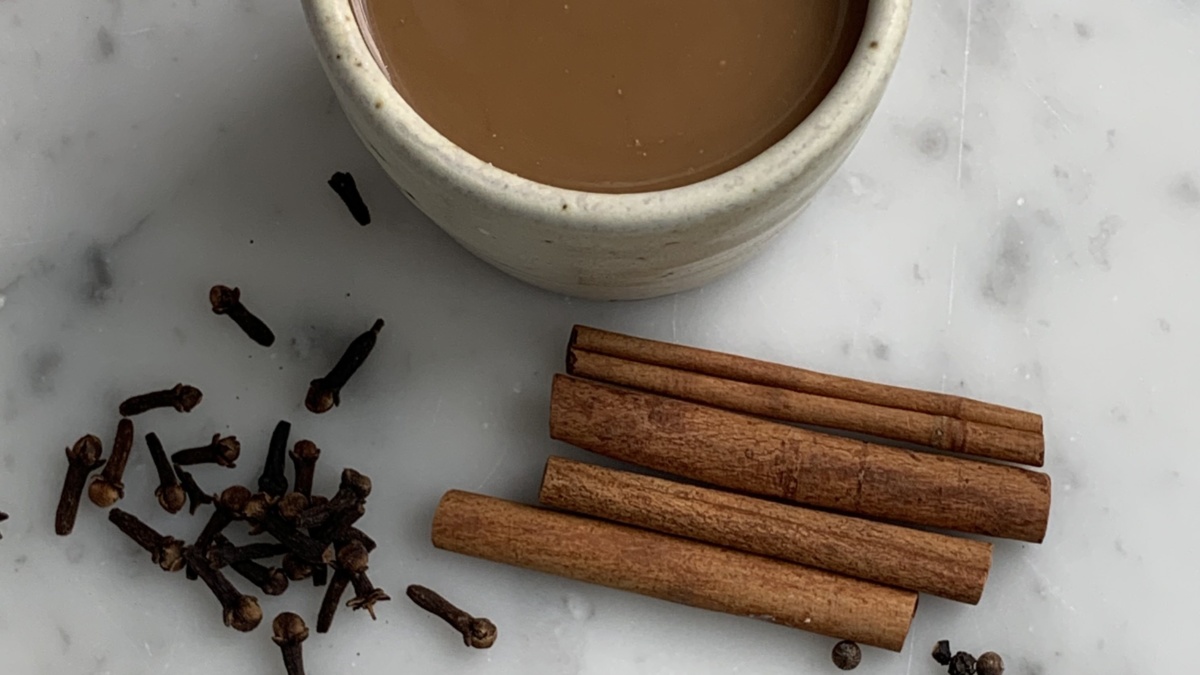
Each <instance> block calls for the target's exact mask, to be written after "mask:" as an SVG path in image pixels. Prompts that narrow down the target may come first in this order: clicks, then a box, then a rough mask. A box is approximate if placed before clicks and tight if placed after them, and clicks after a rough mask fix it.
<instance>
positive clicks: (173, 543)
mask: <svg viewBox="0 0 1200 675" xmlns="http://www.w3.org/2000/svg"><path fill="white" fill-rule="evenodd" d="M108 520H109V522H111V523H112V524H113V525H116V526H117V529H119V530H121V531H122V532H124V533H125V534H126V535H127V536H128V537H129V538H130V539H132V540H133V541H134V543H136V544H137V545H138V546H141V547H142V548H144V549H146V550H147V551H149V552H150V559H151V560H153V561H154V564H156V565H158V566H159V567H161V568H162V570H163V571H164V572H178V571H179V570H181V569H183V565H184V559H183V553H184V544H183V542H182V541H180V540H179V539H176V538H175V537H169V536H166V535H162V534H159V533H158V532H157V531H156V530H155V529H154V528H152V527H150V526H149V525H147V524H146V523H144V522H142V521H141V520H140V519H139V518H138V517H137V516H135V515H133V514H132V513H128V512H126V511H123V510H121V509H113V510H112V511H109V512H108Z"/></svg>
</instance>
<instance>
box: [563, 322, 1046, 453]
mask: <svg viewBox="0 0 1200 675" xmlns="http://www.w3.org/2000/svg"><path fill="white" fill-rule="evenodd" d="M569 346H570V347H574V348H577V349H584V350H587V351H590V352H596V353H598V354H608V355H609V356H617V357H620V358H623V359H628V360H630V361H640V362H642V363H652V364H656V365H660V366H667V367H669V368H678V369H680V370H690V371H692V372H695V373H704V374H705V375H712V376H714V377H722V378H725V379H727V380H738V381H739V382H749V383H751V384H762V385H766V386H769V387H780V388H782V389H791V390H793V391H798V392H802V393H806V394H816V395H818V396H829V397H831V398H840V399H845V400H847V401H858V402H860V403H871V404H874V405H881V406H885V407H888V408H900V409H903V410H915V411H918V412H923V413H928V414H930V415H942V416H945V417H954V418H958V419H961V420H969V421H972V422H982V423H984V424H992V425H995V426H999V427H1009V428H1011V429H1020V430H1022V431H1031V432H1034V433H1038V434H1040V433H1042V416H1041V415H1038V414H1037V413H1032V412H1027V411H1024V410H1017V409H1015V408H1007V407H1005V406H1001V405H995V404H993V403H983V402H981V401H975V400H972V399H969V398H964V397H962V396H953V395H950V394H939V393H936V392H931V391H921V390H919V389H909V388H907V387H896V386H892V385H886V384H878V383H874V382H864V381H862V380H856V379H853V378H849V377H839V376H837V375H828V374H825V373H818V372H814V371H811V370H805V369H803V368H794V367H791V366H785V365H781V364H778V363H769V362H767V361H759V360H757V359H751V358H747V357H744V356H734V355H732V354H723V353H721V352H714V351H709V350H707V349H698V348H696V347H686V346H684V345H677V344H671V343H669V342H659V341H657V340H647V339H645V338H638V337H633V336H630V335H622V334H620V333H613V332H610V331H605V330H600V329H598V328H589V327H587V326H575V329H574V330H573V331H572V332H571V342H570V345H569Z"/></svg>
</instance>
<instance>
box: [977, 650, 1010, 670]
mask: <svg viewBox="0 0 1200 675" xmlns="http://www.w3.org/2000/svg"><path fill="white" fill-rule="evenodd" d="M975 673H976V675H1004V659H1002V658H1000V655H999V654H997V653H996V652H984V653H982V654H980V655H979V660H978V661H976V662H975Z"/></svg>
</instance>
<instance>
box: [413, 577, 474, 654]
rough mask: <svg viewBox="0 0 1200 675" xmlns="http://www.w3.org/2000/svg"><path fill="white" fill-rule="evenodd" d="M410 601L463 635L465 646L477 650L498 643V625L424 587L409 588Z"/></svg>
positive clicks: (414, 586)
mask: <svg viewBox="0 0 1200 675" xmlns="http://www.w3.org/2000/svg"><path fill="white" fill-rule="evenodd" d="M406 593H407V594H408V597H409V599H411V600H412V601H413V602H415V603H416V604H417V606H418V607H420V608H421V609H423V610H425V611H427V612H429V613H430V614H433V615H434V616H436V617H438V618H440V619H442V620H443V621H445V622H446V623H448V624H450V625H451V626H452V627H454V630H457V631H458V632H459V633H462V636H463V644H465V645H467V646H468V647H474V648H476V649H487V648H488V647H491V646H492V644H494V643H495V642H496V624H494V623H492V622H491V621H489V620H487V619H483V618H475V617H473V616H471V615H470V614H467V613H466V612H464V611H462V610H461V609H459V608H458V607H455V606H454V605H452V604H450V602H449V601H448V600H446V599H445V598H443V597H442V596H440V595H438V594H437V593H434V592H433V591H431V590H429V589H428V588H425V587H424V586H417V585H413V586H409V587H408V590H407V591H406Z"/></svg>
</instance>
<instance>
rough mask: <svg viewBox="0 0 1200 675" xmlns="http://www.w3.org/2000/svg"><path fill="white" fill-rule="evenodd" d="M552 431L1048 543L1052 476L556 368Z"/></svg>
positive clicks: (606, 451) (916, 517)
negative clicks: (558, 372) (839, 434)
mask: <svg viewBox="0 0 1200 675" xmlns="http://www.w3.org/2000/svg"><path fill="white" fill-rule="evenodd" d="M550 435H551V436H552V437H553V438H555V439H558V440H560V441H566V442H567V443H571V444H573V445H577V446H579V447H581V448H584V449H587V450H591V451H593V452H596V453H599V454H601V455H605V456H607V457H612V458H614V459H620V460H622V461H626V462H630V463H632V464H637V465H640V466H644V467H649V468H652V469H656V470H659V471H664V472H666V473H670V474H674V475H677V476H683V477H686V478H691V479H694V480H698V481H702V482H705V483H710V484H712V485H717V486H720V487H724V488H729V489H731V490H735V491H738V492H746V493H750V494H755V495H761V496H766V497H774V498H778V499H784V500H787V501H792V502H799V503H802V504H809V505H812V506H817V507H820V508H825V509H831V510H834V511H842V512H845V513H853V514H858V515H863V516H868V517H871V518H877V519H881V520H890V521H897V522H901V523H908V524H913V525H926V526H930V527H940V528H945V529H950V530H958V531H961V532H972V533H975V534H986V535H991V536H995V537H1005V538H1009V539H1019V540H1022V541H1030V542H1040V541H1041V540H1042V538H1043V537H1044V536H1045V534H1046V526H1047V521H1048V519H1049V515H1050V477H1049V476H1047V475H1045V474H1043V473H1038V472H1035V471H1029V470H1026V469H1019V468H1016V467H1010V466H1001V465H996V464H987V463H983V462H976V461H972V460H967V459H961V458H957V457H945V456H942V455H935V454H931V453H925V452H911V451H908V450H902V449H899V448H892V447H887V446H882V445H875V444H872V443H865V442H863V441H856V440H852V439H849V438H841V437H837V436H830V435H827V434H821V433H817V432H813V431H808V430H807V429H801V428H799V427H793V426H790V425H787V424H779V423H777V422H771V421H767V420H763V419H759V418H756V417H750V416H748V415H741V414H738V413H731V412H727V411H725V410H719V409H717V408H711V407H708V406H702V405H697V404H695V403H688V402H686V401H679V400H676V399H671V398H666V397H663V396H656V395H654V394H646V393H642V392H635V391H629V390H625V389H620V388H617V387H614V386H611V385H607V384H601V383H596V382H591V381H588V380H581V379H579V378H575V377H571V376H568V375H556V376H555V378H554V386H553V392H552V394H551V404H550Z"/></svg>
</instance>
